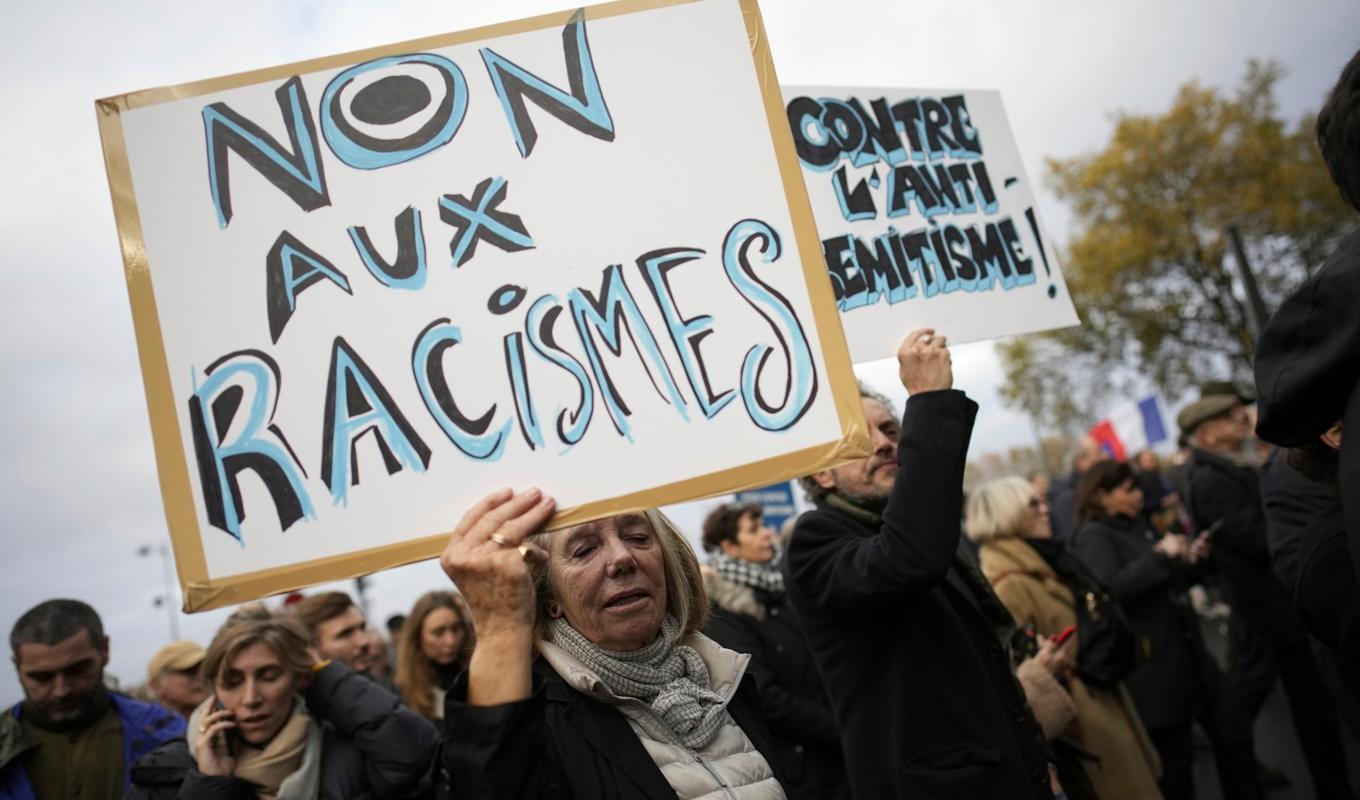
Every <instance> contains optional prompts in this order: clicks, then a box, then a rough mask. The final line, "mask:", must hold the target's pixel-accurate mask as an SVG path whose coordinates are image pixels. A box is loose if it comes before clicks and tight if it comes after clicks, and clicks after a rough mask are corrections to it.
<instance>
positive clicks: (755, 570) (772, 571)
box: [708, 550, 784, 595]
mask: <svg viewBox="0 0 1360 800" xmlns="http://www.w3.org/2000/svg"><path fill="white" fill-rule="evenodd" d="M708 565H709V566H710V567H712V568H713V569H714V570H715V571H717V573H718V574H719V575H721V576H723V577H724V578H726V579H727V580H729V581H732V582H733V583H738V584H741V585H742V586H749V587H751V588H752V589H759V590H761V591H762V592H769V593H770V594H775V595H782V594H784V574H783V573H782V572H780V571H779V570H778V569H776V568H775V567H773V566H771V564H770V563H765V564H760V563H757V562H755V561H747V560H745V559H742V558H733V557H732V556H729V555H728V554H726V553H724V552H723V551H721V550H714V551H713V552H712V553H710V554H709V556H708Z"/></svg>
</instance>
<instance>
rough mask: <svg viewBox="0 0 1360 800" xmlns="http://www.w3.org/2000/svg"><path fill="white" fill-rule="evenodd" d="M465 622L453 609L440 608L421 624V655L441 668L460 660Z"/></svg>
mask: <svg viewBox="0 0 1360 800" xmlns="http://www.w3.org/2000/svg"><path fill="white" fill-rule="evenodd" d="M466 635H467V631H465V630H464V629H463V621H462V620H461V619H459V618H458V615H457V614H456V613H454V611H453V609H451V608H446V607H443V606H440V607H439V608H436V609H435V610H433V611H431V612H430V613H428V614H426V615H425V619H424V620H423V621H422V622H421V623H420V654H421V655H423V656H425V657H426V658H428V659H430V661H432V662H434V663H435V664H438V665H439V666H441V667H447V666H449V665H450V664H452V663H454V662H455V661H457V660H458V652H459V651H460V650H461V649H462V647H463V637H464V636H466Z"/></svg>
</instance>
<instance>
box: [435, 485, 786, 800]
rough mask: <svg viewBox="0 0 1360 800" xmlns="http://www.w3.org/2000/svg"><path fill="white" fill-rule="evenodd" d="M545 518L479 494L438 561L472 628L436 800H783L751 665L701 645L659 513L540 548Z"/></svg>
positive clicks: (573, 531) (569, 533) (514, 501)
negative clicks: (468, 799) (472, 799)
mask: <svg viewBox="0 0 1360 800" xmlns="http://www.w3.org/2000/svg"><path fill="white" fill-rule="evenodd" d="M554 508H555V505H554V503H553V501H552V499H550V498H548V497H545V496H543V494H542V493H541V492H539V491H538V490H537V489H530V490H528V491H525V492H521V493H519V494H512V493H511V491H510V490H508V489H506V490H503V491H500V492H497V493H495V494H492V495H489V496H487V497H486V498H484V499H483V500H481V501H480V502H479V503H478V504H477V505H476V506H474V507H473V508H472V509H471V510H470V511H468V513H467V514H466V515H465V516H464V517H463V519H462V521H461V522H460V523H459V524H458V527H457V528H456V529H455V530H454V532H453V534H452V536H451V537H450V538H449V544H448V547H447V548H446V549H445V550H444V553H443V556H442V557H441V564H442V565H443V567H444V570H445V572H447V573H448V575H449V577H450V578H452V579H453V581H454V582H455V583H456V584H457V585H458V587H459V589H460V590H461V591H462V593H463V596H464V597H465V598H466V600H467V602H468V605H469V607H470V608H471V609H472V616H473V620H474V622H475V624H476V627H477V648H476V649H475V650H474V651H473V654H472V661H471V663H470V664H469V665H468V669H467V672H465V673H464V674H463V676H462V677H460V679H459V680H458V681H457V682H456V683H455V684H454V686H453V688H452V689H451V690H450V692H449V695H448V697H447V699H446V704H445V715H444V725H445V745H444V755H443V760H444V766H445V767H446V770H447V773H448V776H449V780H448V781H447V782H446V784H445V786H444V787H443V789H442V791H443V792H444V793H445V795H446V796H449V797H463V796H477V797H516V798H534V797H553V798H580V799H581V800H586V798H590V800H596V798H599V799H600V800H609V799H610V798H661V797H679V798H682V799H683V798H698V797H708V796H712V797H725V798H742V799H743V800H745V799H746V798H783V797H784V791H783V789H782V788H781V786H780V783H779V781H778V780H777V779H776V777H775V771H774V768H773V766H772V765H773V759H772V758H767V757H766V754H768V753H771V752H772V751H771V749H770V744H769V737H768V734H767V733H766V730H765V725H764V723H763V721H762V720H761V718H760V714H759V707H760V706H759V703H760V700H759V697H758V696H757V695H756V693H755V687H754V685H753V684H752V682H751V681H750V679H749V678H746V677H745V673H746V667H747V662H748V660H749V657H748V656H745V655H741V654H738V653H734V652H732V651H730V650H725V649H723V648H722V647H719V646H718V645H717V644H715V643H714V642H713V641H711V640H710V639H708V638H706V637H704V636H703V635H702V634H701V633H699V630H700V629H701V628H702V627H703V624H704V621H705V619H706V617H707V615H708V601H707V598H706V597H705V595H704V588H703V581H702V579H701V577H700V574H699V564H698V561H697V560H696V559H695V556H694V552H693V551H692V550H691V549H690V547H689V545H688V544H687V543H686V542H685V540H684V538H683V537H681V535H680V534H679V533H678V532H677V531H676V530H675V528H674V527H673V526H672V525H671V524H670V522H669V521H668V520H667V519H666V518H665V517H664V516H663V515H662V514H660V513H659V512H657V511H646V512H642V513H636V514H623V515H620V516H616V517H610V518H607V519H602V520H596V521H593V522H587V523H584V524H581V525H577V526H575V527H571V528H567V529H565V530H560V531H555V532H553V533H551V534H549V533H546V532H543V531H542V528H543V526H544V525H545V524H546V523H547V521H548V519H549V518H550V517H551V516H552V514H553V510H554Z"/></svg>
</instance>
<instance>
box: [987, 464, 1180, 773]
mask: <svg viewBox="0 0 1360 800" xmlns="http://www.w3.org/2000/svg"><path fill="white" fill-rule="evenodd" d="M965 519H966V520H967V522H966V525H965V532H966V533H967V534H968V538H969V539H972V540H973V541H975V542H977V543H978V544H979V545H981V547H980V549H979V552H978V559H979V561H980V562H981V566H982V574H983V575H985V576H986V577H987V580H988V581H989V582H990V583H991V584H992V588H993V589H994V590H995V591H996V596H997V597H998V598H999V599H1000V600H1001V602H1002V603H1003V604H1005V606H1006V609H1007V610H1008V611H1010V612H1011V616H1013V617H1015V622H1016V624H1017V625H1023V626H1030V627H1031V628H1032V629H1033V631H1034V633H1036V634H1037V635H1038V638H1039V642H1040V647H1039V651H1040V652H1039V656H1038V658H1037V660H1038V661H1039V662H1040V663H1044V662H1045V661H1046V660H1047V654H1046V652H1045V651H1052V650H1055V649H1058V650H1061V649H1071V650H1072V651H1073V653H1074V657H1073V660H1072V662H1070V663H1072V664H1073V666H1072V667H1069V668H1067V669H1063V670H1059V674H1058V675H1057V676H1056V677H1057V678H1058V679H1059V680H1060V681H1061V682H1062V683H1063V685H1064V687H1065V688H1066V689H1067V691H1068V693H1069V694H1070V695H1071V697H1072V702H1073V703H1074V704H1075V706H1076V712H1077V713H1076V723H1075V725H1074V726H1073V727H1072V728H1071V729H1070V730H1069V734H1068V735H1069V736H1070V737H1071V738H1072V739H1073V740H1074V741H1075V742H1076V744H1078V745H1080V747H1081V748H1082V749H1083V750H1085V751H1086V752H1087V753H1089V754H1090V755H1092V756H1094V758H1093V759H1089V760H1088V759H1081V760H1080V763H1081V766H1082V768H1084V771H1085V773H1086V777H1087V779H1088V780H1089V781H1090V783H1091V787H1092V788H1093V789H1094V791H1095V794H1096V796H1097V797H1099V798H1100V800H1152V799H1153V798H1160V797H1161V796H1162V794H1161V791H1160V790H1159V789H1158V788H1157V776H1158V773H1159V772H1160V763H1159V761H1158V758H1157V751H1156V749H1155V748H1154V747H1153V745H1152V741H1151V740H1150V739H1149V738H1148V735H1147V731H1146V730H1145V729H1144V728H1143V723H1142V722H1140V721H1139V719H1138V712H1137V711H1136V710H1135V709H1134V706H1133V701H1132V700H1131V699H1130V698H1129V695H1128V692H1126V691H1125V690H1124V685H1123V682H1122V679H1123V678H1124V677H1125V676H1126V675H1127V674H1128V672H1129V671H1130V670H1131V669H1132V668H1133V667H1135V666H1136V658H1137V650H1136V643H1135V641H1134V639H1133V636H1132V633H1131V631H1129V630H1128V628H1127V627H1124V626H1123V621H1122V615H1119V614H1117V613H1115V612H1114V611H1113V610H1112V609H1110V608H1109V605H1110V604H1111V603H1112V600H1111V599H1110V598H1109V595H1108V594H1107V593H1106V591H1105V589H1104V587H1102V586H1101V585H1100V584H1099V583H1098V582H1097V581H1096V580H1095V578H1094V576H1092V575H1091V574H1090V571H1089V570H1088V569H1087V568H1086V566H1085V565H1084V564H1083V563H1082V562H1081V561H1080V560H1078V559H1077V558H1076V557H1075V556H1074V555H1073V554H1072V553H1070V552H1068V550H1067V549H1066V548H1065V547H1064V546H1063V543H1062V542H1060V541H1057V540H1055V539H1054V538H1053V534H1052V530H1051V529H1050V528H1049V519H1048V503H1047V502H1045V501H1044V498H1043V497H1041V496H1039V495H1037V494H1035V492H1034V487H1033V486H1032V485H1031V484H1030V482H1029V481H1026V480H1024V479H1022V478H1001V479H1000V480H995V481H989V482H988V483H984V484H982V485H981V486H979V487H977V488H976V489H974V490H973V491H972V492H971V493H970V494H969V495H968V511H967V514H966V515H965ZM1079 623H1080V625H1079ZM1105 626H1120V627H1118V628H1115V627H1105ZM1079 627H1080V628H1081V629H1082V631H1083V632H1084V633H1085V635H1086V636H1087V637H1089V638H1090V639H1091V640H1092V641H1090V642H1083V641H1081V638H1080V637H1079V636H1077V630H1078V628H1079ZM1066 784H1067V781H1066V780H1064V785H1066Z"/></svg>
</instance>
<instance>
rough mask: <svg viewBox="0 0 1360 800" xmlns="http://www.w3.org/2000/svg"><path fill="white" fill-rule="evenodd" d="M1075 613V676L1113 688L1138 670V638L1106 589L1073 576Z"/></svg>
mask: <svg viewBox="0 0 1360 800" xmlns="http://www.w3.org/2000/svg"><path fill="white" fill-rule="evenodd" d="M1072 577H1073V578H1075V580H1072V581H1071V582H1070V583H1069V584H1068V585H1069V587H1070V588H1071V589H1072V596H1073V599H1074V600H1075V601H1076V607H1077V608H1076V611H1077V675H1079V676H1081V679H1082V680H1083V681H1086V682H1087V683H1090V684H1094V685H1096V686H1103V687H1107V688H1108V687H1112V686H1114V685H1115V684H1117V683H1119V682H1120V681H1122V680H1123V679H1124V678H1126V677H1128V674H1129V673H1130V672H1133V669H1134V667H1137V666H1138V636H1137V635H1136V634H1135V633H1134V632H1133V628H1132V627H1131V626H1130V625H1129V621H1128V619H1127V618H1126V617H1125V616H1124V612H1123V611H1122V610H1121V609H1120V608H1119V605H1118V604H1117V603H1115V602H1114V599H1113V598H1111V597H1110V594H1109V592H1107V591H1105V587H1103V586H1101V585H1100V584H1099V583H1097V582H1096V581H1094V580H1090V579H1088V578H1085V577H1078V576H1072Z"/></svg>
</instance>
